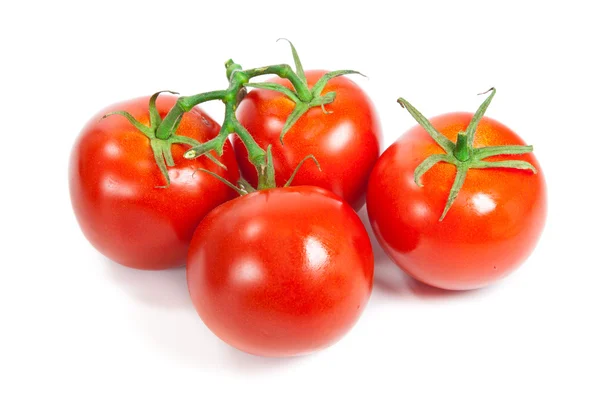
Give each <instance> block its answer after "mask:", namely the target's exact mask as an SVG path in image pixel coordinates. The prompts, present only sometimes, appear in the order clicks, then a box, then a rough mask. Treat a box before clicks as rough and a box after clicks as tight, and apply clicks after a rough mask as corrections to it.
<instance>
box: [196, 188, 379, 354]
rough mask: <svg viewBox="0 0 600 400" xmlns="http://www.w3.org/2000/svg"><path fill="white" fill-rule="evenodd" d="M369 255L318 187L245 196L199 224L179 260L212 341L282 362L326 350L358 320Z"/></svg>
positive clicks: (351, 216)
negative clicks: (183, 261) (284, 358)
mask: <svg viewBox="0 0 600 400" xmlns="http://www.w3.org/2000/svg"><path fill="white" fill-rule="evenodd" d="M373 262H374V261H373V252H372V249H371V243H370V241H369V237H368V234H367V232H366V230H365V228H364V226H363V225H362V222H361V221H360V219H359V218H358V216H357V215H356V213H355V212H354V210H353V209H352V208H351V207H350V206H349V205H348V204H347V203H345V202H344V201H342V200H341V199H340V198H339V197H338V196H336V195H334V194H333V193H331V192H328V191H325V190H323V189H320V188H316V187H310V186H297V187H289V188H277V189H270V190H265V191H259V192H255V193H252V194H249V195H246V196H243V197H240V198H237V199H235V200H232V201H230V202H227V203H225V204H223V205H221V206H219V207H218V208H216V209H215V210H213V211H212V212H211V213H209V214H208V215H207V216H206V217H205V218H204V220H202V222H201V223H200V225H199V227H198V229H197V230H196V233H195V234H194V238H193V240H192V244H191V246H190V251H189V255H188V262H187V280H188V287H189V291H190V294H191V297H192V301H193V303H194V305H195V307H196V310H197V311H198V314H199V315H200V317H201V318H202V320H203V321H204V322H205V323H206V325H207V326H208V327H209V328H210V329H211V330H212V331H213V332H214V333H215V334H216V335H217V336H219V337H220V338H221V339H222V340H224V341H225V342H227V343H229V344H230V345H232V346H234V347H237V348H238V349H240V350H243V351H245V352H248V353H252V354H256V355H262V356H292V355H299V354H305V353H309V352H312V351H316V350H319V349H322V348H324V347H327V346H329V345H331V344H333V343H334V342H335V341H337V340H338V339H339V338H340V337H341V336H343V335H344V334H345V333H346V332H347V331H348V330H349V329H350V328H351V327H352V326H353V325H354V323H355V322H356V320H357V319H358V317H359V316H360V314H361V313H362V311H363V309H364V307H365V305H366V303H367V301H368V299H369V296H370V294H371V289H372V286H373Z"/></svg>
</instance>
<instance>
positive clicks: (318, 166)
mask: <svg viewBox="0 0 600 400" xmlns="http://www.w3.org/2000/svg"><path fill="white" fill-rule="evenodd" d="M309 159H310V160H313V161H314V163H315V165H316V166H317V168H318V169H319V171H321V164H319V161H317V159H316V158H315V156H313V155H312V154H309V155H307V156H306V157H304V158H303V159H302V160H301V161H300V162H299V163H298V165H296V168H294V172H292V175H291V176H290V179H288V180H287V182H286V183H285V185H283V187H289V186H290V185H291V184H292V182H293V181H294V178H295V177H296V174H297V173H298V171H299V170H300V168H301V167H302V164H304V163H305V162H306V160H309Z"/></svg>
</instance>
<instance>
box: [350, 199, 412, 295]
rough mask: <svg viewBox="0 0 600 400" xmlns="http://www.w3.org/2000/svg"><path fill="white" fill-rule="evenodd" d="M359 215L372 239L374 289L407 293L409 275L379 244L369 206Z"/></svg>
mask: <svg viewBox="0 0 600 400" xmlns="http://www.w3.org/2000/svg"><path fill="white" fill-rule="evenodd" d="M358 216H359V217H360V220H361V221H362V223H363V225H364V226H365V229H366V230H367V233H368V234H369V240H370V241H371V247H372V248H373V257H374V260H375V270H374V275H373V286H374V291H377V290H381V291H383V292H385V293H387V294H392V295H395V296H397V295H404V294H407V293H408V287H407V285H406V278H407V275H406V274H405V273H404V272H402V270H400V268H398V267H397V266H396V265H395V264H394V262H393V261H392V260H390V258H389V257H388V255H387V254H385V251H383V249H382V248H381V246H380V245H379V242H378V241H377V238H376V237H375V234H374V233H373V229H372V228H371V223H370V222H369V216H368V214H367V207H363V208H362V209H361V210H360V211H359V212H358Z"/></svg>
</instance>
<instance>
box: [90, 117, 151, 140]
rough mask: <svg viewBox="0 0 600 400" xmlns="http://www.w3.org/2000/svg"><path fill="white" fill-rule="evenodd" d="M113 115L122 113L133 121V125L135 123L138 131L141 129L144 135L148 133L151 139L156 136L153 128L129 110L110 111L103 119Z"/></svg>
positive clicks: (147, 135)
mask: <svg viewBox="0 0 600 400" xmlns="http://www.w3.org/2000/svg"><path fill="white" fill-rule="evenodd" d="M111 115H121V116H123V117H125V118H127V120H128V121H129V122H130V123H131V125H133V126H134V127H135V128H136V129H137V130H138V131H140V132H142V133H143V134H144V135H146V137H148V138H149V139H152V138H154V131H153V130H152V128H150V127H149V126H146V125H144V124H142V123H141V122H140V121H138V120H137V119H135V117H134V116H133V115H131V114H130V113H128V112H127V111H113V112H109V113H108V114H105V115H103V116H102V118H101V119H104V118H108V117H110V116H111Z"/></svg>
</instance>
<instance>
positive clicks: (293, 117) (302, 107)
mask: <svg viewBox="0 0 600 400" xmlns="http://www.w3.org/2000/svg"><path fill="white" fill-rule="evenodd" d="M310 108H311V106H310V104H306V103H302V102H298V103H296V106H295V107H294V109H293V110H292V112H291V113H290V115H289V116H288V118H287V119H286V120H285V124H284V125H283V128H282V129H281V134H280V135H279V141H280V142H281V144H283V137H284V136H285V135H286V133H288V131H289V130H290V129H291V128H292V126H294V124H295V123H296V122H297V121H298V120H299V119H300V117H301V116H303V115H304V114H305V113H306V112H307V111H308V110H309V109H310Z"/></svg>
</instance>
